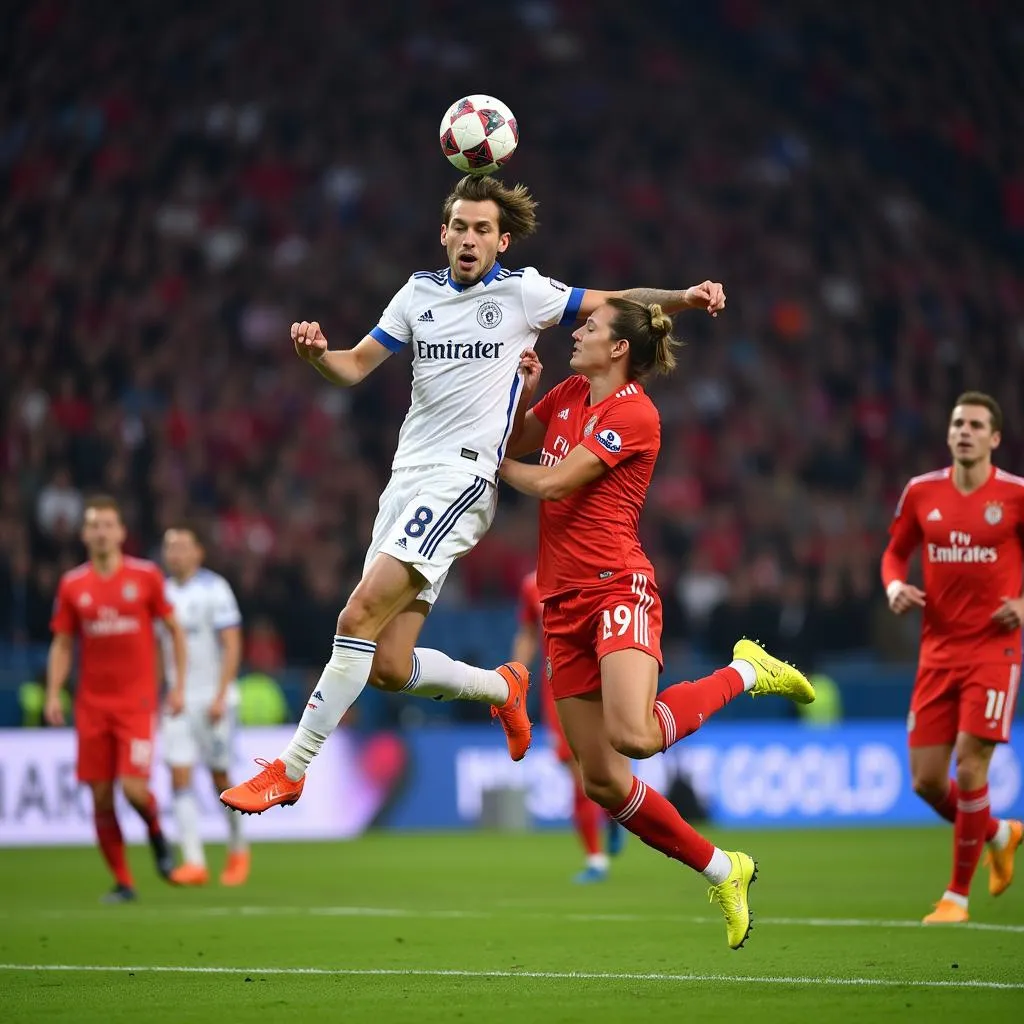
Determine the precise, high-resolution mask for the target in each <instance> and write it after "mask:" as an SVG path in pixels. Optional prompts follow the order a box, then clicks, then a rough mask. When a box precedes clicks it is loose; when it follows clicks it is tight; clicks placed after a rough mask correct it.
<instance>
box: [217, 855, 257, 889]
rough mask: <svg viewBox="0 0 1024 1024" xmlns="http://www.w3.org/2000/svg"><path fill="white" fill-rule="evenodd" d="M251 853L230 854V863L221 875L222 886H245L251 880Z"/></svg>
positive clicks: (225, 866)
mask: <svg viewBox="0 0 1024 1024" xmlns="http://www.w3.org/2000/svg"><path fill="white" fill-rule="evenodd" d="M249 860H250V857H249V851H248V850H234V851H232V852H231V853H229V854H228V862H227V864H225V865H224V870H223V871H222V872H221V873H220V884H221V885H245V883H246V882H247V881H248V880H249Z"/></svg>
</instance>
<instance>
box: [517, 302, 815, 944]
mask: <svg viewBox="0 0 1024 1024" xmlns="http://www.w3.org/2000/svg"><path fill="white" fill-rule="evenodd" d="M708 285H710V286H711V288H712V289H713V290H714V291H716V292H717V295H718V297H719V299H720V301H718V302H716V303H715V304H714V309H720V308H721V306H722V305H724V302H725V296H724V293H722V288H721V285H711V282H708V283H707V285H705V286H704V287H707V286H708ZM711 311H713V309H712V307H711V305H710V304H709V312H711ZM671 329H672V321H671V320H670V319H669V318H668V317H667V316H666V315H665V314H664V313H662V311H661V308H660V307H659V306H657V305H649V306H648V305H643V304H641V303H638V302H632V301H628V300H625V299H621V298H614V297H612V298H609V299H607V301H606V302H605V303H604V304H603V305H602V306H600V307H598V308H597V309H596V310H595V311H594V312H593V314H591V316H590V317H588V318H587V321H586V323H585V324H584V325H583V326H582V327H581V328H580V329H579V330H577V331H576V332H575V333H574V334H573V342H574V344H573V354H572V359H571V361H570V365H571V366H572V368H573V369H574V370H576V371H577V376H574V377H570V378H569V379H568V380H565V381H563V382H562V383H561V384H558V385H556V386H555V387H554V388H553V389H552V390H551V391H549V392H548V393H547V394H546V395H545V396H544V397H543V398H542V399H541V400H540V401H539V402H538V403H537V404H536V405H535V406H534V407H533V408H532V409H530V411H529V412H527V413H525V416H524V415H523V414H522V409H523V406H522V405H521V406H520V410H519V411H518V412H517V424H516V431H515V432H514V434H513V441H512V442H511V443H510V446H509V452H510V454H513V455H515V454H523V453H525V452H527V451H532V450H534V449H536V448H538V447H540V448H541V457H540V465H539V466H527V465H522V464H520V463H517V462H511V461H508V460H506V461H505V462H504V463H503V464H502V467H501V475H502V477H503V478H504V479H505V480H506V481H507V482H508V483H510V484H511V485H512V486H513V487H515V488H516V489H517V490H519V491H522V492H523V493H525V494H531V495H533V496H534V497H538V498H540V499H542V501H541V508H540V550H539V555H538V560H537V585H538V588H539V590H540V596H541V599H542V600H543V602H544V615H543V624H544V653H545V656H546V658H545V661H546V665H545V667H546V668H547V666H550V670H551V675H550V685H551V687H552V689H553V691H554V696H555V699H556V701H557V707H558V715H559V718H560V719H561V722H562V726H563V728H564V729H565V735H566V737H567V738H568V740H569V745H570V747H571V748H572V751H573V755H574V756H575V758H576V760H577V762H578V764H579V766H580V771H581V772H582V775H583V782H584V786H585V788H586V792H587V795H588V796H590V797H591V798H592V799H593V800H595V801H596V802H597V803H599V804H600V805H601V806H602V807H604V808H606V809H607V810H608V811H609V812H610V813H611V814H612V815H613V816H614V817H615V818H616V819H617V820H618V821H619V822H621V823H622V824H623V825H624V826H625V827H626V828H627V829H629V831H630V832H633V833H634V834H635V835H637V836H639V837H640V839H642V840H643V841H644V842H645V843H647V844H648V845H649V846H653V847H654V848H655V849H656V850H660V851H661V852H662V853H664V854H665V855H666V856H669V857H672V858H674V859H675V860H679V861H681V862H682V863H684V864H686V865H687V866H689V867H691V868H693V869H694V870H695V871H699V872H701V873H702V874H703V875H704V877H705V878H707V879H708V881H710V882H711V895H712V897H713V898H714V899H715V900H717V902H718V904H719V906H720V907H721V909H722V911H723V913H724V915H725V921H726V938H727V941H728V943H729V945H730V946H731V947H732V948H733V949H738V948H739V947H740V946H742V945H743V943H744V942H745V941H746V938H747V935H748V934H749V932H750V924H751V917H750V909H749V905H748V891H749V888H750V884H751V882H753V880H754V878H755V876H756V873H757V870H756V865H755V864H754V861H753V860H752V859H751V858H750V857H749V856H748V855H747V854H745V853H726V852H725V851H724V850H719V849H717V848H716V847H715V846H714V845H713V844H712V843H711V842H709V841H708V840H707V839H705V838H704V837H703V836H702V835H700V834H699V833H698V832H696V831H695V830H694V829H693V828H692V827H691V826H690V825H688V824H687V823H686V822H685V821H684V820H683V819H682V817H681V816H680V815H679V812H678V811H677V810H676V809H675V808H674V807H673V806H672V804H671V803H669V801H668V800H666V799H665V798H664V797H663V796H662V795H661V794H660V793H656V792H655V791H654V790H653V789H650V788H649V787H648V786H646V785H645V784H644V783H643V782H641V781H640V780H639V779H637V778H635V777H634V775H633V767H632V764H631V762H630V759H631V758H634V757H641V758H642V757H650V756H652V755H653V754H655V753H657V752H658V751H660V750H664V749H666V748H667V747H669V746H671V745H672V744H673V743H675V742H676V740H679V739H682V738H683V737H684V736H687V735H689V734H690V733H692V732H693V731H695V730H696V729H698V728H699V727H700V725H701V724H703V722H704V721H705V720H706V719H708V718H710V717H711V715H713V714H714V713H715V712H716V711H718V710H720V709H721V708H722V707H724V706H725V705H726V704H727V703H728V702H729V701H730V700H732V699H733V698H735V697H737V696H739V694H741V693H743V692H744V691H752V692H753V693H755V694H762V693H779V694H783V695H785V696H788V697H791V698H793V699H795V700H799V701H802V702H805V703H808V702H810V701H812V700H813V699H814V690H813V689H812V688H811V685H810V684H809V683H808V682H807V680H806V679H805V678H804V677H803V676H802V675H801V674H800V673H799V672H797V671H796V669H794V668H791V667H790V666H788V665H785V664H783V663H782V662H781V661H778V660H777V659H775V658H773V657H771V655H769V654H767V653H766V652H765V651H763V650H762V649H761V648H760V647H758V646H757V645H756V644H754V643H752V642H751V641H749V640H741V641H740V642H739V643H737V644H736V646H735V648H734V650H733V657H734V660H733V662H732V663H731V664H730V665H729V666H728V667H726V668H723V669H720V670H719V671H717V672H715V673H713V674H712V675H710V676H708V677H706V678H704V679H699V680H697V681H696V682H692V683H690V682H687V683H679V684H677V685H675V686H671V687H669V688H668V689H667V690H665V691H664V692H663V693H662V694H661V695H660V697H658V692H657V691H658V673H659V672H660V670H661V666H662V661H661V601H660V599H659V597H658V589H657V586H656V584H655V582H654V571H653V569H652V567H651V563H650V561H649V560H648V558H647V556H646V555H645V554H644V551H643V549H642V547H641V546H640V540H639V536H638V527H639V519H640V512H641V509H642V508H643V504H644V500H645V499H646V497H647V488H648V486H649V485H650V480H651V473H652V472H653V470H654V463H655V460H656V459H657V455H658V450H659V447H660V443H661V425H660V420H659V417H658V412H657V409H655V407H654V403H653V402H651V400H650V399H649V398H648V397H647V395H646V394H645V393H644V390H643V387H642V386H641V384H640V380H641V379H642V378H643V377H644V376H646V375H647V374H648V373H650V372H659V373H667V372H668V371H670V370H671V369H672V368H673V367H674V366H675V356H674V355H673V352H672V349H673V347H674V345H675V341H674V339H673V338H672V334H671ZM522 366H523V370H524V375H525V378H526V379H525V384H526V386H527V392H526V395H527V396H530V395H532V390H533V389H534V388H535V387H536V384H537V378H538V377H539V363H538V362H537V358H536V356H535V355H532V354H527V353H525V352H524V353H523V358H522ZM524 401H525V399H524Z"/></svg>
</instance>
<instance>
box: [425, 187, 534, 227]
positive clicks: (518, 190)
mask: <svg viewBox="0 0 1024 1024" xmlns="http://www.w3.org/2000/svg"><path fill="white" fill-rule="evenodd" d="M460 199H466V200H469V201H470V202H475V203H481V202H486V201H487V200H488V199H489V200H491V202H493V203H497V205H498V230H499V231H500V232H501V233H502V234H503V235H504V234H506V233H507V234H508V235H509V241H510V242H515V241H518V240H519V239H520V238H526V237H527V236H528V235H532V234H533V233H534V231H536V230H537V200H536V199H534V198H533V196H531V195H530V193H529V191H528V190H527V188H526V186H525V185H513V186H512V187H511V188H509V187H508V186H507V185H503V184H502V183H501V182H500V181H498V179H497V178H492V177H491V176H490V175H489V174H467V175H466V176H465V177H464V178H461V179H460V180H459V182H458V184H457V185H456V186H455V188H453V189H452V191H451V192H450V193H449V195H448V198H447V199H445V201H444V206H442V207H441V220H442V222H443V223H444V224H446V225H447V224H450V223H451V219H452V208H453V207H454V206H455V204H456V203H457V202H458V201H459V200H460Z"/></svg>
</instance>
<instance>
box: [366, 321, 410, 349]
mask: <svg viewBox="0 0 1024 1024" xmlns="http://www.w3.org/2000/svg"><path fill="white" fill-rule="evenodd" d="M370 337H371V338H373V340H374V341H379V342H380V343H381V344H382V345H383V346H384V347H385V348H386V349H390V351H392V352H401V351H402V349H403V348H405V346H406V344H407V343H406V342H404V341H402V340H401V339H400V338H393V337H392V336H391V335H390V334H388V332H387V331H385V330H384V328H383V327H379V326H378V327H374V329H373V330H372V331H370Z"/></svg>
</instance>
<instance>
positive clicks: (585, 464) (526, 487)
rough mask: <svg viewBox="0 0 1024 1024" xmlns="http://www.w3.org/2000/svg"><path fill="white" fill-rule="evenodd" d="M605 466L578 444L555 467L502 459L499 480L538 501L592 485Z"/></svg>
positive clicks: (562, 495)
mask: <svg viewBox="0 0 1024 1024" xmlns="http://www.w3.org/2000/svg"><path fill="white" fill-rule="evenodd" d="M607 469H608V467H607V466H606V465H605V464H604V463H603V462H602V461H601V460H600V459H599V458H598V457H597V456H596V455H595V454H594V453H593V452H592V451H590V450H589V449H588V448H585V447H584V446H583V445H581V444H578V445H576V447H575V448H573V450H572V451H571V452H569V454H568V455H567V456H566V457H565V458H564V459H562V461H561V462H559V463H558V465H557V466H527V465H524V464H523V463H522V462H516V461H515V460H510V459H505V461H504V462H502V464H501V467H500V469H499V470H498V472H499V474H500V476H501V479H502V480H504V481H505V482H506V483H507V484H509V485H510V486H512V487H514V488H515V489H516V490H517V491H520V492H521V493H523V494H528V495H530V497H532V498H540V500H541V501H560V500H561V499H562V498H565V497H567V496H568V495H570V494H572V493H573V491H578V490H579V489H580V488H581V487H585V486H586V485H587V484H589V483H593V482H594V481H595V480H596V479H597V478H598V477H599V476H601V475H602V474H603V473H604V472H605V471H606V470H607Z"/></svg>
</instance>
